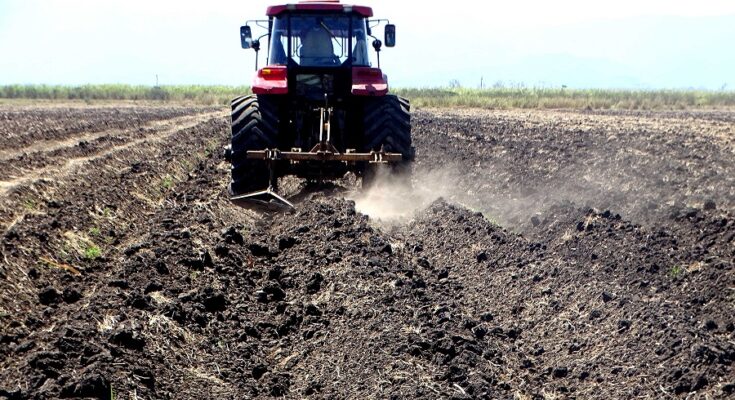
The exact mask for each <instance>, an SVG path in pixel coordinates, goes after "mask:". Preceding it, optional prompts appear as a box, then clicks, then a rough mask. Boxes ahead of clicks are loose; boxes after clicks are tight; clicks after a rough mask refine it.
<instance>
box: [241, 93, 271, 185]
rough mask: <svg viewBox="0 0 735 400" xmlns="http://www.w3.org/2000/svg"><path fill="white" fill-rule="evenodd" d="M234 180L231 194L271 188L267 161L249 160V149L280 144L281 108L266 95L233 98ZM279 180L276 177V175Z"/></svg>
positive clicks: (266, 147) (259, 148) (260, 148)
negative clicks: (279, 112) (279, 111)
mask: <svg viewBox="0 0 735 400" xmlns="http://www.w3.org/2000/svg"><path fill="white" fill-rule="evenodd" d="M231 105H232V140H231V142H230V143H231V153H230V156H231V158H232V161H231V162H232V182H231V183H230V194H231V195H233V196H234V195H238V194H243V193H248V192H253V191H256V190H263V189H266V188H268V186H269V184H273V185H274V186H275V182H271V181H270V174H269V171H268V166H267V164H266V162H265V161H261V160H248V159H247V151H248V150H264V149H275V148H277V147H278V144H277V143H278V126H279V121H278V109H277V107H276V104H275V102H274V101H272V100H271V99H269V98H267V97H266V96H256V95H250V96H242V97H238V98H235V99H234V100H232V103H231ZM274 180H275V178H274Z"/></svg>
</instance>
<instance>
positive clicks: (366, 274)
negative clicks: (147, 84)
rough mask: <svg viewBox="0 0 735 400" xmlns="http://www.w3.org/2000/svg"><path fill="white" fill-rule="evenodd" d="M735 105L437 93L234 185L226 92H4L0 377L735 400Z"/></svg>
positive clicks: (153, 393)
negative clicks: (362, 155) (247, 202)
mask: <svg viewBox="0 0 735 400" xmlns="http://www.w3.org/2000/svg"><path fill="white" fill-rule="evenodd" d="M733 115H735V114H733V113H731V112H658V113H654V112H635V113H630V112H615V113H610V112H608V113H592V112H572V111H474V110H469V111H467V110H423V111H418V112H415V113H414V118H413V130H414V140H415V144H416V146H417V150H418V157H417V159H418V162H417V163H416V168H415V171H414V183H413V185H414V187H413V188H412V189H411V190H410V191H406V190H404V188H401V187H398V186H396V185H395V184H394V183H392V182H391V181H390V179H386V180H385V182H383V183H382V184H381V185H379V187H378V189H377V190H374V191H371V192H368V193H365V192H360V191H359V190H358V189H357V188H356V185H355V182H354V179H345V180H344V181H342V182H338V183H337V184H336V185H333V186H327V187H324V188H321V189H319V190H316V191H302V192H301V193H299V199H300V200H299V204H298V211H297V212H296V213H293V214H283V215H275V216H274V215H259V214H256V213H254V212H251V211H248V210H243V209H240V208H238V207H236V206H234V205H232V204H231V203H230V202H229V201H228V200H227V197H226V193H225V190H224V188H225V185H226V183H227V180H228V172H229V171H228V166H227V164H226V163H225V162H224V161H223V160H222V159H221V156H220V149H221V147H222V146H223V145H224V144H225V143H226V142H227V140H228V135H229V132H228V129H229V125H228V124H229V121H228V120H227V115H226V110H217V109H211V108H197V109H195V108H186V107H174V106H167V107H161V106H152V105H146V106H141V107H135V106H130V105H126V106H125V107H121V108H120V109H116V108H114V107H109V106H108V107H73V106H65V107H32V106H26V107H16V106H8V105H4V106H2V108H0V132H2V135H1V136H2V139H0V142H2V146H1V147H0V149H2V150H0V164H1V165H2V168H1V169H0V180H1V181H2V182H0V190H1V192H0V223H1V225H0V229H1V230H2V233H3V237H2V247H1V248H0V249H1V250H0V251H1V253H0V261H1V262H2V264H0V278H1V279H2V280H0V344H2V346H0V355H2V361H1V364H0V366H1V368H0V397H3V396H4V397H7V398H58V397H100V398H109V397H111V396H115V398H117V399H123V398H125V399H127V398H131V399H132V398H177V399H178V398H262V397H279V398H280V397H285V398H304V397H312V398H450V397H451V398H517V399H528V398H534V399H535V398H539V399H543V398H548V399H551V398H585V399H586V398H600V399H603V398H604V399H609V398H679V397H681V398H684V397H689V398H703V399H704V398H730V397H732V396H733V395H735V379H734V378H733V376H735V375H734V373H733V362H734V361H735V340H734V335H735V319H733V315H735V276H734V275H733V263H734V262H735V245H734V243H735V242H734V240H733V239H734V238H735V220H734V219H733V207H734V206H735V162H734V161H733V159H734V158H733V155H734V154H733V153H734V152H735V147H734V142H733V140H734V139H735V133H734V128H733V125H734V124H733V121H734V120H735V117H734V116H733Z"/></svg>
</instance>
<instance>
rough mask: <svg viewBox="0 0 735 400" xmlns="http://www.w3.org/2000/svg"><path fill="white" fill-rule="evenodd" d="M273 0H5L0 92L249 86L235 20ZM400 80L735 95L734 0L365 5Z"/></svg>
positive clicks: (250, 61) (256, 13)
mask: <svg viewBox="0 0 735 400" xmlns="http://www.w3.org/2000/svg"><path fill="white" fill-rule="evenodd" d="M276 3H279V2H277V1H260V0H258V1H252V0H238V1H234V0H208V1H201V0H200V1H196V2H187V1H181V0H177V1H168V0H121V1H118V0H0V84H9V83H48V84H81V83H130V84H154V83H155V76H156V74H157V75H158V76H159V79H160V83H161V84H227V85H235V84H249V83H250V82H251V78H252V73H253V67H254V52H253V51H252V50H242V49H241V48H240V44H239V34H238V30H239V26H240V25H241V24H242V23H243V22H244V21H245V20H247V19H256V18H263V16H264V13H265V8H266V6H268V5H270V4H276ZM358 4H363V5H369V6H372V7H373V9H374V11H375V14H376V17H381V18H389V19H390V20H391V22H393V23H395V24H396V25H397V35H396V36H397V46H396V47H395V48H392V49H384V51H383V52H382V53H381V61H382V67H383V68H384V70H385V71H386V72H387V73H388V75H389V78H390V82H391V84H392V85H394V86H442V85H447V84H448V82H449V81H450V80H454V79H456V80H458V81H459V82H460V83H461V84H462V85H463V86H471V87H476V86H478V85H479V84H480V79H483V81H484V83H485V85H492V84H495V83H497V82H502V83H503V84H505V85H509V84H517V83H523V84H526V85H528V86H561V85H567V86H570V87H601V88H610V87H628V88H630V87H632V88H672V87H673V88H691V87H694V88H709V89H720V88H722V87H723V86H724V87H726V88H728V89H735V51H734V49H735V44H733V42H734V41H735V40H734V39H735V1H733V0H699V1H692V0H687V1H683V0H617V1H606V2H601V1H590V0H556V1H549V0H545V1H531V0H515V1H472V0H467V1H454V2H453V1H442V2H439V1H436V2H433V1H397V0H393V1H388V0H373V1H370V0H367V1H364V2H361V3H358Z"/></svg>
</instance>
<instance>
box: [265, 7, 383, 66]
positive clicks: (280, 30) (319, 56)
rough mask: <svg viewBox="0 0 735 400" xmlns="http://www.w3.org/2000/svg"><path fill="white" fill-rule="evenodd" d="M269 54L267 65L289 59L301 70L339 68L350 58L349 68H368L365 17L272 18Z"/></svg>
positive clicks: (283, 62)
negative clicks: (353, 66)
mask: <svg viewBox="0 0 735 400" xmlns="http://www.w3.org/2000/svg"><path fill="white" fill-rule="evenodd" d="M289 22H290V23H289ZM289 26H290V30H289ZM289 31H290V35H289ZM269 54H270V59H269V63H270V64H271V65H286V64H288V60H289V58H290V59H291V60H292V61H293V62H294V63H296V64H298V65H301V66H305V67H329V66H340V65H344V64H348V63H349V61H350V57H351V61H352V65H359V66H370V61H369V59H368V50H367V35H366V29H365V18H362V17H358V16H351V15H345V14H286V15H282V16H279V17H276V18H274V20H273V32H272V35H271V40H270V53H269Z"/></svg>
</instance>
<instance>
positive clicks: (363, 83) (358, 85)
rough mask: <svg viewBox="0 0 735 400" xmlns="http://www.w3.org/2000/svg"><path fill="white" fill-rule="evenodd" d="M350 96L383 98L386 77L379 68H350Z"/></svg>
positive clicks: (386, 87)
mask: <svg viewBox="0 0 735 400" xmlns="http://www.w3.org/2000/svg"><path fill="white" fill-rule="evenodd" d="M352 94H353V95H355V96H385V95H386V94H388V76H386V75H385V74H383V71H381V70H380V68H370V67H354V68H352Z"/></svg>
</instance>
